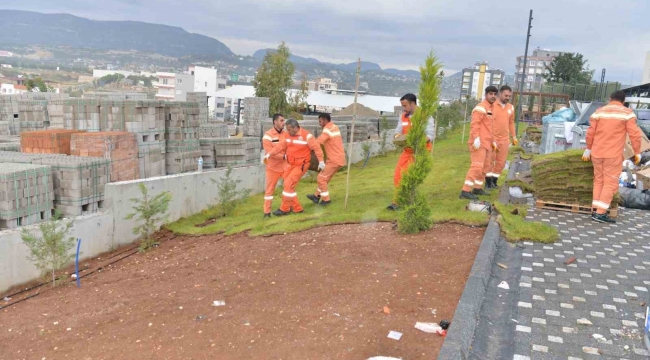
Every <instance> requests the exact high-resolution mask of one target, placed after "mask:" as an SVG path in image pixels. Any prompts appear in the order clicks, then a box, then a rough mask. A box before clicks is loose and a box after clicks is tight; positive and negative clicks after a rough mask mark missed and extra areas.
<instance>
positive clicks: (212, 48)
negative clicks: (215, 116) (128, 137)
mask: <svg viewBox="0 0 650 360" xmlns="http://www.w3.org/2000/svg"><path fill="white" fill-rule="evenodd" d="M106 11H110V9H108V8H107V9H106ZM0 43H4V44H15V45H48V46H70V47H76V48H93V49H102V50H137V51H140V52H153V53H157V54H161V55H166V56H172V57H182V56H187V55H211V56H215V57H216V56H233V55H234V54H233V52H232V51H231V50H230V49H229V48H228V47H227V46H226V45H225V44H223V43H222V42H220V41H218V40H215V39H213V38H211V37H208V36H204V35H199V34H192V33H189V32H187V31H185V30H183V29H182V28H179V27H173V26H167V25H159V24H149V23H144V22H139V21H95V20H89V19H84V18H80V17H77V16H73V15H69V14H41V13H36V12H30V11H17V10H0Z"/></svg>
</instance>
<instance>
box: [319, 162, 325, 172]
mask: <svg viewBox="0 0 650 360" xmlns="http://www.w3.org/2000/svg"><path fill="white" fill-rule="evenodd" d="M323 170H325V161H321V162H319V163H318V171H323Z"/></svg>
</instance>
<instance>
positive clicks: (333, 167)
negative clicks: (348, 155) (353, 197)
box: [307, 114, 345, 206]
mask: <svg viewBox="0 0 650 360" xmlns="http://www.w3.org/2000/svg"><path fill="white" fill-rule="evenodd" d="M318 125H320V126H321V127H322V128H323V132H322V133H321V134H320V136H319V137H318V139H317V140H316V141H317V142H318V145H322V146H323V147H324V148H325V154H326V156H327V159H326V160H325V169H324V170H323V171H321V172H320V174H318V177H317V183H318V187H317V188H316V193H315V194H313V195H312V194H309V195H307V198H308V199H309V200H311V201H313V202H314V203H315V204H320V205H322V206H327V205H329V204H331V203H332V201H331V200H330V192H329V188H328V186H329V182H330V180H332V177H334V174H336V172H337V171H339V169H340V168H341V167H343V165H345V150H344V149H343V139H342V138H341V131H340V130H339V127H338V126H336V125H335V124H334V123H333V122H332V118H331V117H330V114H320V115H319V116H318Z"/></svg>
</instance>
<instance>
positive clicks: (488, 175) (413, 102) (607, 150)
mask: <svg viewBox="0 0 650 360" xmlns="http://www.w3.org/2000/svg"><path fill="white" fill-rule="evenodd" d="M511 98H512V89H511V88H510V87H509V86H508V85H504V86H502V87H501V88H500V89H497V88H496V87H495V86H488V87H487V88H486V89H485V98H484V100H483V101H482V102H480V103H479V104H478V105H476V106H475V107H474V109H473V110H472V116H471V125H470V134H469V140H468V143H467V144H468V147H469V151H470V159H471V165H470V168H469V171H468V172H467V175H466V177H465V183H464V184H463V188H462V190H461V193H460V198H461V199H468V200H477V199H478V196H481V195H487V194H488V193H487V192H486V191H485V189H496V188H498V181H499V178H500V176H501V173H502V172H503V170H504V168H505V165H506V160H507V158H508V152H509V147H510V146H511V145H515V146H516V145H518V144H519V141H518V140H517V134H516V132H515V109H514V106H513V105H512V104H510V100H511ZM624 101H625V93H623V92H622V91H617V92H615V93H613V94H612V95H611V102H610V103H609V104H608V105H607V106H605V107H602V108H600V109H598V110H597V111H596V112H595V113H594V114H593V115H592V116H591V118H590V124H591V126H590V127H589V130H588V131H587V139H586V140H587V149H586V150H585V152H584V154H583V156H582V159H583V160H584V161H590V160H591V161H592V162H593V165H594V187H593V202H592V210H593V212H592V219H593V220H595V221H598V222H606V223H614V222H615V221H614V220H613V219H611V218H610V217H609V216H608V215H607V211H608V209H609V207H610V204H611V202H612V199H613V197H614V194H615V193H616V192H617V189H618V178H619V176H620V174H621V163H622V160H623V156H622V154H623V148H624V146H625V141H626V138H627V136H628V135H629V138H630V141H631V143H632V148H633V150H634V153H635V154H636V155H635V156H634V162H635V164H638V163H639V162H640V160H641V155H640V148H641V136H642V135H641V130H640V129H639V128H638V126H637V125H636V116H635V115H634V112H633V111H632V110H630V109H628V108H626V107H625V106H624V105H623V103H624ZM400 103H401V105H402V109H403V112H402V115H401V117H400V120H399V121H398V124H397V128H396V129H395V131H396V134H395V137H396V138H397V137H398V136H399V135H407V134H408V133H409V131H410V129H411V127H412V123H411V116H412V115H413V114H414V113H415V111H416V110H417V97H416V96H415V95H414V94H406V95H404V96H403V97H402V98H401V99H400ZM318 123H319V125H320V126H321V127H322V129H323V130H322V133H321V134H320V136H319V137H318V138H314V136H313V135H312V134H311V133H309V131H307V130H305V129H302V128H301V127H300V124H299V123H298V121H296V120H293V119H289V120H287V121H286V123H285V120H284V117H283V116H282V115H281V114H275V115H273V128H272V129H271V130H269V131H267V132H266V133H265V134H264V137H263V139H262V144H263V146H264V151H265V153H266V155H265V156H264V163H265V164H266V191H265V195H264V217H270V216H271V202H272V200H273V194H274V190H275V187H276V185H277V183H278V181H279V179H280V178H282V179H284V189H283V191H282V204H281V205H280V208H279V209H278V210H276V211H274V212H273V215H276V216H283V215H288V214H290V213H291V212H293V213H301V212H303V207H302V206H301V205H300V201H299V200H298V195H297V193H296V186H297V185H298V182H299V181H300V179H301V178H302V177H303V175H305V173H306V172H307V171H308V169H309V164H310V161H311V151H313V152H314V154H315V155H316V158H317V159H318V162H319V165H318V171H319V174H318V177H317V184H318V187H317V189H316V191H315V193H314V194H309V195H307V198H308V199H309V200H310V201H312V202H314V203H315V204H319V205H321V206H327V205H329V204H331V199H330V194H329V190H328V184H329V182H330V180H331V179H332V177H333V176H334V175H335V174H336V172H337V171H338V170H339V169H340V168H341V167H342V166H344V165H345V163H346V160H345V151H344V148H343V139H342V138H341V132H340V131H339V128H338V127H337V126H336V125H335V124H334V123H332V121H331V117H330V115H329V114H321V115H319V117H318ZM425 133H426V136H427V150H428V151H431V148H432V141H433V140H434V137H435V127H434V119H433V117H429V118H428V119H427V126H426V130H425ZM321 146H322V147H323V148H324V149H325V154H327V159H325V158H324V155H323V151H322V150H321ZM413 161H414V150H413V149H411V148H409V147H406V148H404V150H403V152H402V154H401V156H400V157H399V160H398V162H397V166H396V167H395V172H394V176H393V185H394V186H395V187H396V188H397V187H399V185H400V181H401V178H402V174H403V173H404V171H406V169H407V168H408V167H409V165H410V164H412V163H413ZM398 208H399V207H398V204H397V203H396V201H393V202H392V203H391V204H390V205H389V206H388V207H387V209H388V210H397V209H398Z"/></svg>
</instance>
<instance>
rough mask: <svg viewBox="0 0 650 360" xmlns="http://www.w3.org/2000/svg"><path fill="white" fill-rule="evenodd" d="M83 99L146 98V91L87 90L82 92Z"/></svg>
mask: <svg viewBox="0 0 650 360" xmlns="http://www.w3.org/2000/svg"><path fill="white" fill-rule="evenodd" d="M83 97H84V99H98V100H147V99H148V95H147V93H139V92H127V93H123V92H91V91H87V92H85V93H84V94H83Z"/></svg>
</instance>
